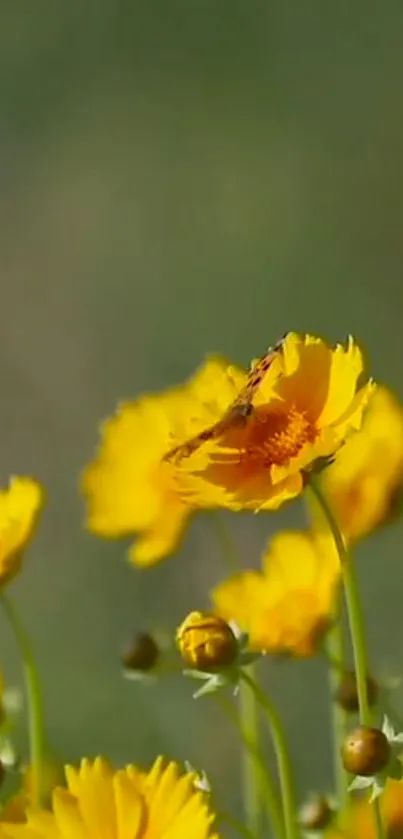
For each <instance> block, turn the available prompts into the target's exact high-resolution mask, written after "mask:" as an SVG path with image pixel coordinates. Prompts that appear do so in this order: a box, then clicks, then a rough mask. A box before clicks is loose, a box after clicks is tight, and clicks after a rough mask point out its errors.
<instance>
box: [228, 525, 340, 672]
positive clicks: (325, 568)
mask: <svg viewBox="0 0 403 839" xmlns="http://www.w3.org/2000/svg"><path fill="white" fill-rule="evenodd" d="M339 579H340V565H339V559H338V555H337V552H336V550H335V547H334V542H333V539H332V537H331V535H330V533H329V534H328V535H327V536H326V535H325V534H324V533H323V534H322V533H318V534H316V533H313V532H302V531H301V532H291V531H290V532H288V531H285V532H283V533H279V534H278V535H277V536H275V537H274V538H273V539H272V541H271V542H270V543H269V545H268V548H267V551H266V552H265V553H264V555H263V558H262V571H261V572H258V571H246V572H244V573H241V574H239V575H237V576H236V577H233V578H231V579H229V580H227V581H226V582H224V583H222V584H221V585H219V586H217V587H216V588H215V589H214V590H213V592H212V599H213V602H214V605H215V608H216V609H217V611H218V613H219V614H220V615H221V616H222V617H223V618H224V619H225V620H227V621H230V620H234V621H235V622H236V623H237V624H238V625H239V626H240V627H241V629H243V630H244V631H245V632H247V633H248V634H249V643H250V646H251V647H252V648H253V649H256V650H266V651H267V652H269V653H273V654H291V655H294V656H311V655H313V654H314V653H315V652H316V651H317V648H318V644H319V642H320V641H321V639H322V637H323V633H324V632H325V630H326V629H327V627H328V625H329V620H330V617H331V613H332V608H333V605H334V599H335V593H336V589H337V585H338V582H339Z"/></svg>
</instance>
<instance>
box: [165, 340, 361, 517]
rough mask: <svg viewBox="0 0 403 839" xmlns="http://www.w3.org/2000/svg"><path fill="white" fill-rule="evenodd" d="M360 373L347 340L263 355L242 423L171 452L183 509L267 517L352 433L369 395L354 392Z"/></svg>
mask: <svg viewBox="0 0 403 839" xmlns="http://www.w3.org/2000/svg"><path fill="white" fill-rule="evenodd" d="M258 363H259V364H260V365H261V363H262V361H260V362H258ZM362 371H363V360H362V355H361V352H360V350H359V348H358V347H357V345H356V344H355V343H354V341H353V340H352V339H350V340H349V343H348V345H347V348H344V347H342V346H341V345H338V346H337V347H336V348H335V349H332V348H331V347H329V346H327V344H325V343H324V341H322V340H321V339H319V338H315V337H313V336H311V335H305V336H300V335H297V334H296V333H293V332H291V333H289V334H288V335H287V336H286V338H285V339H284V341H283V342H282V344H281V346H280V347H279V348H278V349H277V351H276V352H275V353H274V355H273V354H271V355H270V365H269V366H268V367H267V370H266V371H265V373H264V375H263V376H262V377H261V380H260V381H259V387H258V388H256V389H254V391H253V398H252V402H251V405H249V406H248V415H247V417H246V418H245V420H244V422H241V423H235V422H233V423H231V422H228V423H223V425H222V428H221V431H222V433H220V435H218V436H217V435H215V436H214V437H213V438H209V439H207V440H206V442H204V443H203V445H199V446H198V447H197V448H196V449H195V450H193V449H192V448H190V451H188V450H187V448H186V446H184V447H182V451H179V455H180V456H179V457H178V458H176V467H177V471H178V474H179V480H180V483H181V488H182V493H184V496H185V497H186V498H187V500H188V501H189V503H193V504H204V505H206V504H207V505H213V506H222V507H228V508H230V509H242V508H249V509H254V510H256V509H275V508H276V507H278V506H279V505H280V504H281V503H282V502H283V501H284V500H286V499H287V498H291V497H293V496H295V495H297V494H298V493H299V492H300V491H301V489H302V487H303V482H304V473H305V472H307V471H309V470H310V469H311V468H312V467H313V466H314V464H315V463H316V461H318V460H319V459H321V458H327V457H330V456H332V455H333V454H334V453H335V452H336V451H337V450H338V449H339V448H340V446H341V445H342V444H343V443H344V441H345V440H346V438H347V437H348V435H349V434H350V433H351V432H352V431H354V430H356V429H358V428H359V427H360V425H361V419H362V414H363V411H364V408H365V406H366V404H367V402H368V399H369V396H370V394H371V392H372V390H373V385H372V384H371V383H367V384H366V385H364V386H362V387H359V386H358V381H359V378H360V376H361V374H362ZM250 375H251V376H253V369H252V373H251V374H250ZM215 419H216V421H217V422H219V420H220V415H219V414H217V415H216V418H215ZM219 427H220V426H219Z"/></svg>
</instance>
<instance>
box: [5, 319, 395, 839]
mask: <svg viewBox="0 0 403 839" xmlns="http://www.w3.org/2000/svg"><path fill="white" fill-rule="evenodd" d="M402 487H403V407H402V405H401V404H400V402H399V399H398V398H397V396H395V395H394V394H392V393H391V391H390V390H389V389H388V388H387V387H386V386H384V385H375V383H374V382H373V381H372V380H371V379H370V378H369V377H368V376H366V375H365V370H364V361H363V356H362V353H361V350H360V348H359V346H358V345H357V343H356V342H355V341H354V340H353V339H352V338H350V339H349V340H348V341H347V343H346V345H344V346H343V345H341V344H338V345H337V346H336V347H332V346H330V345H328V344H327V343H326V342H325V341H324V340H323V339H322V338H319V337H316V336H312V335H302V334H298V333H295V332H290V333H288V334H287V335H285V336H284V338H283V339H282V340H281V341H279V342H277V343H275V344H274V346H272V347H270V348H269V349H268V351H267V352H266V353H265V354H264V355H263V356H262V357H261V358H259V359H257V360H256V361H254V362H252V364H251V365H250V368H249V369H242V368H241V367H237V366H235V365H233V364H230V363H229V362H228V361H227V360H225V359H224V358H221V357H217V356H215V357H210V358H208V359H207V361H206V362H205V364H204V365H202V366H201V367H200V368H199V369H198V370H197V371H196V373H195V374H194V376H193V377H191V378H190V379H189V380H188V381H187V382H185V383H184V384H181V385H179V386H176V387H174V388H171V389H168V390H166V391H164V392H163V393H159V394H147V395H145V396H142V397H139V398H138V399H135V400H133V401H131V402H127V403H124V404H121V405H119V406H118V407H117V409H116V412H115V413H114V415H113V416H112V417H111V418H109V419H108V420H106V421H105V422H104V423H103V425H102V427H101V433H100V442H99V446H98V450H97V452H96V454H95V457H94V459H93V460H92V462H90V463H89V464H88V465H87V466H86V467H85V469H84V470H83V475H82V479H81V490H82V493H83V496H84V499H85V505H86V524H87V527H88V529H89V530H91V531H92V532H93V533H95V534H96V535H98V536H100V537H104V538H120V537H127V536H129V537H131V540H132V541H131V545H130V548H129V559H130V562H131V563H132V564H134V565H136V566H138V567H142V568H145V567H147V566H151V565H154V564H156V563H159V562H161V561H163V560H164V559H166V558H167V557H169V556H170V555H171V554H173V553H175V552H176V551H177V550H178V547H179V545H180V544H181V542H182V540H183V539H184V538H185V536H186V531H187V529H188V528H189V526H190V525H191V521H192V519H193V518H194V517H195V516H196V515H197V514H198V513H199V512H204V511H208V513H209V515H208V516H206V517H205V520H206V521H209V522H210V523H211V524H212V526H213V527H214V532H215V534H216V536H217V537H218V543H219V546H220V552H221V553H222V558H223V568H225V569H226V570H225V571H224V572H223V571H222V569H221V568H220V569H219V571H218V573H217V580H216V581H215V584H214V585H213V588H212V590H211V591H210V592H203V600H204V601H205V600H206V597H208V598H209V600H210V605H209V607H208V608H204V609H201V608H199V604H195V607H194V608H192V604H189V605H190V611H189V613H188V614H187V616H185V618H184V619H183V621H182V622H181V624H180V625H179V627H178V628H177V630H176V633H174V632H173V631H171V630H170V631H169V633H168V640H167V637H166V636H165V640H164V641H163V643H159V640H158V634H157V633H155V632H152V631H151V632H149V631H146V630H145V629H144V628H141V630H140V631H139V632H137V633H135V634H133V635H132V637H131V638H130V643H129V644H127V645H126V646H125V648H124V650H123V651H122V653H121V656H120V664H121V667H122V668H123V673H124V676H125V677H126V678H127V679H131V680H133V681H134V682H135V683H136V684H135V686H136V687H137V688H138V689H139V686H142V687H143V688H144V689H151V687H152V685H153V684H154V683H155V682H156V681H162V680H163V679H164V678H166V677H167V676H169V677H171V678H177V679H178V678H181V677H182V675H184V676H185V677H189V678H190V679H192V680H193V681H195V680H196V681H197V682H198V688H197V690H196V691H193V698H195V699H197V700H199V702H198V705H197V713H198V714H200V713H203V711H202V709H203V707H204V705H203V701H210V702H215V703H216V704H217V706H218V708H219V709H220V710H221V711H222V713H223V714H224V715H225V716H226V717H227V718H228V719H229V721H230V723H231V726H232V730H233V731H235V732H236V734H237V736H238V739H239V744H240V749H241V754H242V761H241V763H242V766H240V772H239V783H240V786H241V788H242V791H243V813H242V814H241V815H240V814H239V812H233V811H232V806H233V804H234V801H230V802H228V806H227V805H225V806H223V803H222V802H221V801H218V800H217V799H216V796H215V793H214V789H213V787H212V784H211V783H210V780H209V777H208V774H209V773H208V772H207V774H206V771H205V768H204V767H197V769H194V768H193V767H192V766H191V765H190V764H189V763H187V762H185V764H184V765H183V766H181V765H180V764H179V763H178V762H176V761H174V760H166V759H164V758H157V759H156V760H155V761H154V763H152V765H151V768H150V769H149V770H144V769H142V768H140V767H139V766H137V764H129V765H126V766H123V767H115V766H113V765H112V764H111V763H110V762H109V761H108V760H107V759H106V758H104V757H101V756H100V757H97V758H95V759H88V758H85V757H83V759H82V760H81V761H80V762H79V763H78V765H76V766H73V765H67V766H65V767H64V770H63V772H62V771H61V767H60V766H59V765H58V766H55V762H54V760H53V758H52V748H51V744H49V743H48V739H47V736H46V731H45V724H46V719H45V714H44V711H43V703H42V684H41V680H40V677H39V672H38V668H37V663H36V660H35V656H34V652H33V650H32V646H31V642H30V638H29V634H28V633H27V631H26V629H25V627H24V625H23V622H22V620H21V617H20V615H19V613H18V611H17V608H16V606H15V603H14V600H13V599H12V598H11V596H10V593H9V588H10V586H11V585H12V582H13V580H14V578H15V577H16V576H17V575H18V574H19V573H20V572H21V571H22V569H23V567H24V563H25V558H26V554H27V552H28V547H29V544H30V542H31V540H32V538H33V535H34V532H35V528H36V525H37V523H38V517H39V514H40V512H41V509H42V506H43V499H44V492H43V489H42V487H41V486H40V485H39V483H38V482H37V481H35V480H33V479H31V478H14V479H13V480H12V481H11V482H10V485H9V487H8V489H5V490H3V491H0V605H1V607H2V609H3V612H4V615H5V617H6V619H7V621H8V624H9V628H10V630H11V631H12V633H13V635H14V637H15V641H16V645H17V649H18V652H19V656H20V659H21V664H22V667H23V670H24V674H25V694H26V696H25V699H26V708H27V720H26V722H27V729H28V742H29V753H28V754H27V755H24V756H23V757H22V758H20V759H18V758H17V752H16V749H15V744H14V727H15V726H14V718H15V717H16V716H18V714H19V713H21V708H20V705H18V708H17V705H16V704H15V702H14V704H13V703H12V702H11V698H10V697H11V695H12V694H11V692H10V691H7V689H6V687H5V686H4V684H3V683H2V682H1V681H0V805H1V809H0V839H73V837H74V839H75V837H79V839H100V837H101V836H102V839H225V837H226V836H229V835H231V836H232V835H235V834H237V835H239V836H243V837H245V839H268V837H272V839H309V837H312V838H313V837H316V838H317V839H321V837H327V839H392V837H397V836H399V835H403V779H402V776H403V771H402V766H403V764H402V760H401V750H402V746H403V733H401V732H400V731H399V730H398V724H397V721H396V719H395V718H394V716H395V712H394V710H393V708H392V704H391V702H390V700H389V694H390V690H389V689H387V686H386V685H384V684H382V682H381V681H378V680H377V679H375V678H374V676H373V674H372V671H371V666H370V655H369V650H368V645H367V633H366V627H365V622H364V610H363V604H362V597H361V592H360V588H359V584H358V578H357V570H356V563H355V559H354V557H353V552H354V546H355V545H356V543H357V542H359V541H360V540H363V539H364V538H367V537H369V536H370V534H371V533H373V532H374V531H375V530H380V529H381V528H385V527H387V526H391V525H392V524H393V523H394V522H395V521H396V518H397V517H398V515H399V512H400V506H401V505H400V503H399V499H400V498H401V497H402ZM297 498H303V499H304V501H305V502H306V503H305V510H306V511H307V524H306V527H305V528H304V529H299V530H286V531H280V532H278V533H276V534H275V535H272V536H271V537H270V539H269V540H268V542H267V544H266V545H265V547H264V550H263V553H262V556H261V558H260V562H259V566H258V567H257V566H256V563H253V565H252V566H251V567H244V565H243V564H242V562H241V561H240V558H239V556H238V552H237V548H236V545H235V544H234V542H233V539H232V536H231V533H230V531H229V529H228V528H227V526H226V524H225V521H224V519H223V518H222V517H221V512H222V511H232V512H235V513H236V512H253V513H256V512H260V514H261V515H262V516H267V517H269V516H270V517H271V519H270V527H268V530H270V532H271V533H272V532H273V517H274V515H275V511H276V510H277V509H278V508H279V507H281V506H282V505H283V504H285V503H287V502H288V501H290V500H292V499H297ZM228 569H229V571H228ZM284 656H287V658H288V659H291V660H296V659H299V660H300V662H301V661H302V662H303V661H305V660H306V659H311V658H313V657H315V656H316V657H317V658H318V659H319V660H320V661H321V662H322V665H323V669H324V671H325V670H327V684H328V686H329V691H328V701H329V706H330V713H329V719H330V721H331V730H330V731H329V737H328V742H327V749H328V753H329V765H330V764H332V766H333V777H331V776H330V774H329V777H326V778H325V777H324V781H323V788H321V789H316V790H314V791H313V792H312V794H311V795H310V796H309V797H308V798H307V799H306V800H305V801H304V799H303V795H302V784H301V783H300V782H301V779H300V778H299V777H298V772H297V767H298V761H297V758H296V754H295V745H294V743H293V742H290V738H289V735H288V732H287V726H286V725H285V723H284V720H283V715H282V712H281V709H279V708H278V707H277V705H276V702H275V701H274V699H273V695H272V694H274V690H272V688H271V687H267V684H268V682H269V679H268V672H270V673H272V674H273V673H274V670H273V669H271V670H270V671H269V670H268V667H267V663H268V661H269V660H270V659H275V660H277V659H278V658H280V657H284ZM303 666H304V665H303ZM271 678H272V679H273V678H274V676H273V675H272V676H271ZM118 684H119V683H118V682H117V685H118ZM189 701H191V698H190V697H189ZM17 704H18V703H17ZM217 748H219V744H218V745H217ZM270 753H272V755H273V760H270V759H269V757H268V755H270ZM11 772H14V773H15V774H17V777H18V784H17V786H18V789H17V790H16V792H15V794H14V795H12V796H11V797H10V795H9V793H8V792H7V791H4V794H3V790H6V788H7V780H8V775H9V773H11ZM304 787H306V784H304ZM233 798H234V800H236V798H237V796H236V795H234V796H233ZM228 829H229V830H230V831H232V833H231V834H228V833H227V831H228Z"/></svg>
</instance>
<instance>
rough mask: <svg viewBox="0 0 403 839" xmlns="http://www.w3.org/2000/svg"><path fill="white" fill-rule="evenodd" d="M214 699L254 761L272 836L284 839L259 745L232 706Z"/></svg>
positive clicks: (276, 798)
mask: <svg viewBox="0 0 403 839" xmlns="http://www.w3.org/2000/svg"><path fill="white" fill-rule="evenodd" d="M214 698H215V700H216V702H217V703H218V704H219V706H220V708H221V709H222V710H223V711H224V713H225V714H226V715H227V716H228V717H229V719H230V720H231V722H232V723H233V725H234V726H235V727H236V728H237V730H238V732H239V734H240V737H241V740H242V742H243V744H244V746H245V747H246V749H247V750H248V752H249V754H250V755H251V757H253V759H254V761H255V773H256V780H257V784H258V786H259V789H260V793H261V797H262V800H263V801H264V803H265V805H266V807H267V812H268V816H269V819H270V822H271V825H272V828H273V835H274V836H275V837H276V839H284V823H283V816H282V812H281V807H280V802H279V799H278V795H277V791H276V788H275V786H274V783H273V779H272V777H271V774H270V771H269V769H268V767H267V765H266V761H265V759H264V758H263V756H262V753H261V751H260V748H259V744H258V743H257V742H256V740H255V739H251V737H250V732H249V731H248V730H247V729H245V727H244V724H243V721H242V719H241V718H240V716H239V714H238V712H237V709H236V707H235V706H234V704H233V703H232V702H230V700H229V699H227V698H226V697H225V696H223V695H222V694H220V693H216V694H214ZM249 832H251V831H249Z"/></svg>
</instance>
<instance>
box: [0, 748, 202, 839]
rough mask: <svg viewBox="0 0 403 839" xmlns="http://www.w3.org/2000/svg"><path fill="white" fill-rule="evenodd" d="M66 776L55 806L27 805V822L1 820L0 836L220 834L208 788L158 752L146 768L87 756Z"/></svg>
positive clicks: (158, 838) (186, 838)
mask: <svg viewBox="0 0 403 839" xmlns="http://www.w3.org/2000/svg"><path fill="white" fill-rule="evenodd" d="M66 780H67V788H60V787H59V788H57V789H56V790H55V791H54V793H53V803H52V810H51V812H49V811H47V810H38V809H32V810H30V809H28V811H27V823H26V824H23V825H16V824H2V825H1V829H0V837H1V839H5V837H8V838H9V839H11V837H12V838H13V839H190V837H191V839H218V836H217V834H216V833H215V832H214V827H213V823H214V816H213V813H212V812H211V810H210V808H209V803H208V797H207V794H206V793H204V792H201V791H199V790H198V789H196V781H197V779H196V776H195V774H193V773H186V774H181V771H180V769H179V767H178V766H177V764H175V763H164V761H163V760H162V759H161V758H158V759H157V760H156V762H155V763H154V765H153V766H152V768H151V769H150V771H149V772H148V773H145V772H141V771H140V770H139V769H138V768H137V767H136V766H126V767H125V768H124V769H120V770H115V769H113V768H112V767H111V766H110V765H109V763H108V762H107V761H106V760H104V759H103V758H97V759H96V760H94V761H89V760H83V761H82V762H81V766H80V768H79V769H75V768H73V767H71V766H68V767H66Z"/></svg>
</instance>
